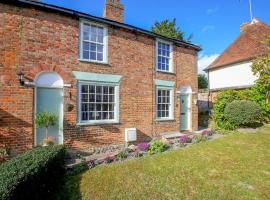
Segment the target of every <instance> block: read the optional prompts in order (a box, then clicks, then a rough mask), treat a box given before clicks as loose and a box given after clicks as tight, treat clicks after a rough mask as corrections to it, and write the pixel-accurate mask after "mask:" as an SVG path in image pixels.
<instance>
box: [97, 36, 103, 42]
mask: <svg viewBox="0 0 270 200" xmlns="http://www.w3.org/2000/svg"><path fill="white" fill-rule="evenodd" d="M97 42H98V43H103V35H98V38H97Z"/></svg>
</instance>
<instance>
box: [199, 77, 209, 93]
mask: <svg viewBox="0 0 270 200" xmlns="http://www.w3.org/2000/svg"><path fill="white" fill-rule="evenodd" d="M198 87H199V89H206V88H208V79H207V78H206V76H205V75H204V74H199V75H198Z"/></svg>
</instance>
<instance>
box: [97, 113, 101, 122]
mask: <svg viewBox="0 0 270 200" xmlns="http://www.w3.org/2000/svg"><path fill="white" fill-rule="evenodd" d="M101 116H102V112H97V114H96V120H101Z"/></svg>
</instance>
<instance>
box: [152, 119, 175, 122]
mask: <svg viewBox="0 0 270 200" xmlns="http://www.w3.org/2000/svg"><path fill="white" fill-rule="evenodd" d="M156 122H175V119H174V118H167V119H156Z"/></svg>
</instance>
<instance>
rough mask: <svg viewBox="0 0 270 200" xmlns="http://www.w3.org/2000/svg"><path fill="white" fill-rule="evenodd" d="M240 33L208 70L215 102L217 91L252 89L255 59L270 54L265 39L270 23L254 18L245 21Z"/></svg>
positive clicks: (254, 78) (254, 79) (211, 96)
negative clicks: (252, 66) (253, 62)
mask: <svg viewBox="0 0 270 200" xmlns="http://www.w3.org/2000/svg"><path fill="white" fill-rule="evenodd" d="M240 32H241V33H240V35H239V36H238V37H237V38H236V40H235V41H234V42H233V43H232V44H231V45H230V46H229V47H228V48H227V49H226V50H225V51H224V52H223V53H222V54H221V55H220V56H219V57H218V58H217V59H216V60H215V61H214V62H213V63H212V64H210V65H209V66H208V67H207V68H206V69H205V71H206V72H207V73H208V79H209V90H210V97H209V101H210V102H212V101H214V99H215V97H216V94H217V92H218V91H221V90H226V89H245V88H249V87H251V86H252V85H254V83H255V81H256V79H257V78H256V76H255V75H253V72H252V70H251V65H252V60H253V59H254V58H256V57H257V56H260V55H265V54H267V47H266V45H265V43H264V42H265V39H266V37H267V36H269V35H270V26H268V25H267V24H265V23H263V22H261V21H260V20H258V19H256V18H254V19H253V20H252V21H251V22H248V23H245V24H242V25H241V27H240Z"/></svg>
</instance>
